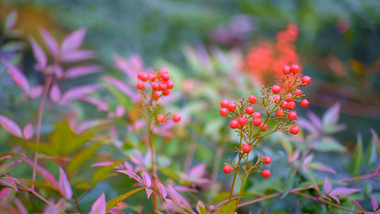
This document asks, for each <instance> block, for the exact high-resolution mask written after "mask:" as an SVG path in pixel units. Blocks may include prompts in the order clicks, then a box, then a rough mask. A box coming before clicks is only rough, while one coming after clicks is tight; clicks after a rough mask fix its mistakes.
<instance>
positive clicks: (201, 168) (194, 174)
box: [189, 163, 206, 179]
mask: <svg viewBox="0 0 380 214" xmlns="http://www.w3.org/2000/svg"><path fill="white" fill-rule="evenodd" d="M205 173H206V164H204V163H201V164H199V165H197V166H195V167H193V168H191V169H190V172H189V177H190V178H191V179H193V178H201V177H203V175H204V174H205Z"/></svg>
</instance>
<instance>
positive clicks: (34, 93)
mask: <svg viewBox="0 0 380 214" xmlns="http://www.w3.org/2000/svg"><path fill="white" fill-rule="evenodd" d="M42 91H43V87H42V85H38V86H35V87H33V88H32V89H30V93H29V97H30V98H31V99H36V98H38V97H40V96H41V95H42Z"/></svg>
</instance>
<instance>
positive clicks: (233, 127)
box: [230, 120, 239, 129]
mask: <svg viewBox="0 0 380 214" xmlns="http://www.w3.org/2000/svg"><path fill="white" fill-rule="evenodd" d="M230 127H231V128H232V129H236V128H238V127H239V123H238V121H237V120H231V122H230Z"/></svg>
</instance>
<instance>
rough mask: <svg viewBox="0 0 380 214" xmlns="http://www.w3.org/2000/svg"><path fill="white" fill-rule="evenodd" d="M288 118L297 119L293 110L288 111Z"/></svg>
mask: <svg viewBox="0 0 380 214" xmlns="http://www.w3.org/2000/svg"><path fill="white" fill-rule="evenodd" d="M288 118H289V120H295V119H297V113H296V112H295V111H291V112H289V113H288Z"/></svg>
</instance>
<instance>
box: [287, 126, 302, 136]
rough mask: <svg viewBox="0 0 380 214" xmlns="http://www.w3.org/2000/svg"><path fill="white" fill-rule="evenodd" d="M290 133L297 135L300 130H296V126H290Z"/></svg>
mask: <svg viewBox="0 0 380 214" xmlns="http://www.w3.org/2000/svg"><path fill="white" fill-rule="evenodd" d="M289 131H290V133H292V134H298V132H299V131H300V129H299V128H298V126H292V127H291V128H290V129H289Z"/></svg>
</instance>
